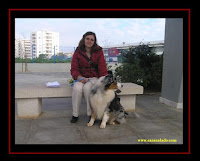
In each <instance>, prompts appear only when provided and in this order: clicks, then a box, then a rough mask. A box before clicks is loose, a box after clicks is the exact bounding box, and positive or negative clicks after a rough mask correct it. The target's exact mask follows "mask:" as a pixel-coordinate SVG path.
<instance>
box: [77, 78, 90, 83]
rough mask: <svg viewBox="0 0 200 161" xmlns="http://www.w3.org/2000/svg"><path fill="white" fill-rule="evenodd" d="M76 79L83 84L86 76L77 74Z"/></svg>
mask: <svg viewBox="0 0 200 161" xmlns="http://www.w3.org/2000/svg"><path fill="white" fill-rule="evenodd" d="M81 78H82V79H81ZM77 79H78V80H79V82H81V83H84V84H85V83H86V82H87V81H88V78H85V77H82V76H78V77H77Z"/></svg>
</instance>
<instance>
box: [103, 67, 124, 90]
mask: <svg viewBox="0 0 200 161" xmlns="http://www.w3.org/2000/svg"><path fill="white" fill-rule="evenodd" d="M102 83H104V85H105V89H121V88H122V87H123V86H122V85H121V84H120V83H118V82H117V80H116V78H115V77H114V76H113V73H112V71H108V75H106V76H104V78H103V80H102Z"/></svg>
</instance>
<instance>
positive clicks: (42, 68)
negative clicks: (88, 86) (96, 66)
mask: <svg viewBox="0 0 200 161" xmlns="http://www.w3.org/2000/svg"><path fill="white" fill-rule="evenodd" d="M27 68H28V72H70V69H71V63H55V64H54V63H27ZM24 70H25V63H24V64H23V71H24ZM15 72H16V73H18V72H22V63H15Z"/></svg>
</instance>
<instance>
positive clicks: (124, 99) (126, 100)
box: [119, 94, 136, 111]
mask: <svg viewBox="0 0 200 161" xmlns="http://www.w3.org/2000/svg"><path fill="white" fill-rule="evenodd" d="M119 97H120V102H121V105H122V106H123V107H124V108H125V110H126V111H134V110H135V103H136V95H135V94H134V95H120V96H119Z"/></svg>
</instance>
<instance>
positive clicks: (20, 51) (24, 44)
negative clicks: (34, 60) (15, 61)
mask: <svg viewBox="0 0 200 161" xmlns="http://www.w3.org/2000/svg"><path fill="white" fill-rule="evenodd" d="M25 57H27V58H31V42H30V40H24V39H15V58H25Z"/></svg>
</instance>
